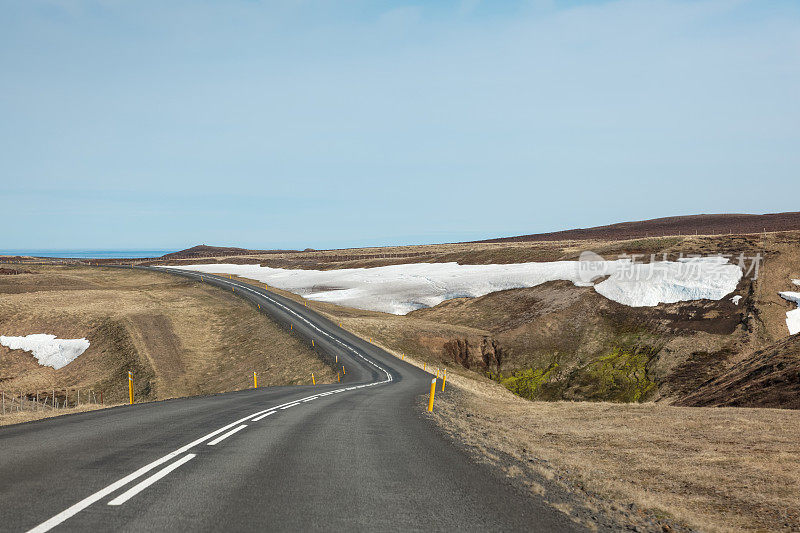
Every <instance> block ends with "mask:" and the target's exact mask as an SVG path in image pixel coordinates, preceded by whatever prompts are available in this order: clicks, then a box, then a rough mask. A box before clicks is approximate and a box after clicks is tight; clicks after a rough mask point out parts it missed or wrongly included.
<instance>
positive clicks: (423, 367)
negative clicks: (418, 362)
mask: <svg viewBox="0 0 800 533" xmlns="http://www.w3.org/2000/svg"><path fill="white" fill-rule="evenodd" d="M426 366H427V364H426V363H422V370H424V371H426V372H427V370H428V369H427V368H426Z"/></svg>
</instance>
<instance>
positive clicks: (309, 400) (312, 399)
mask: <svg viewBox="0 0 800 533" xmlns="http://www.w3.org/2000/svg"><path fill="white" fill-rule="evenodd" d="M317 398H318V396H312V397H311V398H306V399H305V400H300V401H301V402H303V403H306V402H311V401H314V400H316V399H317Z"/></svg>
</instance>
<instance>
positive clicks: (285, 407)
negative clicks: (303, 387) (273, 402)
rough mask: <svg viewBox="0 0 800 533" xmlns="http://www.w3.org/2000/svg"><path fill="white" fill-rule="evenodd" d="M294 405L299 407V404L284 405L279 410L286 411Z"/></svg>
mask: <svg viewBox="0 0 800 533" xmlns="http://www.w3.org/2000/svg"><path fill="white" fill-rule="evenodd" d="M295 405H300V402H297V403H293V404H289V405H284V406H283V407H281V409H288V408H290V407H294V406H295Z"/></svg>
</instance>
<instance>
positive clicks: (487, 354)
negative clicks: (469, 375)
mask: <svg viewBox="0 0 800 533" xmlns="http://www.w3.org/2000/svg"><path fill="white" fill-rule="evenodd" d="M505 353H506V351H505V349H504V348H503V347H502V346H500V343H499V342H497V340H496V339H493V338H492V337H489V336H486V337H483V338H482V339H480V340H472V341H471V340H470V339H453V340H450V341H447V342H445V343H444V355H445V359H446V360H451V361H454V362H455V363H457V364H459V365H461V366H463V367H464V368H466V369H470V368H473V369H474V368H476V367H481V368H482V369H483V370H490V371H492V372H498V371H499V370H500V367H501V365H502V364H503V358H504V356H505ZM478 356H480V358H478Z"/></svg>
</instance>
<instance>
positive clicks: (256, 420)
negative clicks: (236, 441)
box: [252, 411, 275, 422]
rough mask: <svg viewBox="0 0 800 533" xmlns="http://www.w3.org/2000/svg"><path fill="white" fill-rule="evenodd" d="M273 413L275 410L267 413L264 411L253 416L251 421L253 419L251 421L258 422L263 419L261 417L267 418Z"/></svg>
mask: <svg viewBox="0 0 800 533" xmlns="http://www.w3.org/2000/svg"><path fill="white" fill-rule="evenodd" d="M274 414H275V411H270V412H269V413H264V414H263V415H261V416H257V417H255V418H254V419H253V420H252V421H253V422H258V421H259V420H261V419H263V418H267V417H268V416H269V415H274Z"/></svg>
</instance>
